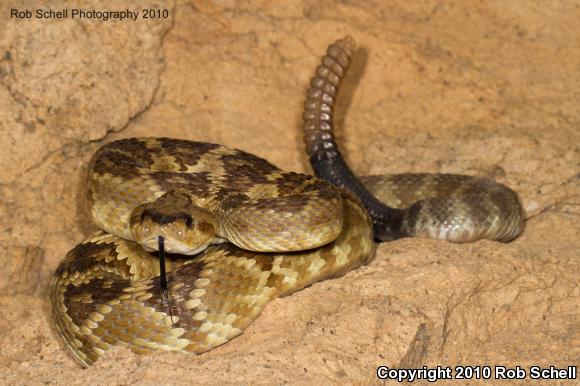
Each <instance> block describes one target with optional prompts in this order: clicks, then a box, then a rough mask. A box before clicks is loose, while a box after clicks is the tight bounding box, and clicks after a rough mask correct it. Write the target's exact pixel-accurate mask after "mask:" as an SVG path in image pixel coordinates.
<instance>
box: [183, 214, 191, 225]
mask: <svg viewBox="0 0 580 386" xmlns="http://www.w3.org/2000/svg"><path fill="white" fill-rule="evenodd" d="M183 221H184V222H185V226H186V227H188V228H191V226H192V225H193V219H192V218H191V216H190V215H187V216H185V219H184V220H183Z"/></svg>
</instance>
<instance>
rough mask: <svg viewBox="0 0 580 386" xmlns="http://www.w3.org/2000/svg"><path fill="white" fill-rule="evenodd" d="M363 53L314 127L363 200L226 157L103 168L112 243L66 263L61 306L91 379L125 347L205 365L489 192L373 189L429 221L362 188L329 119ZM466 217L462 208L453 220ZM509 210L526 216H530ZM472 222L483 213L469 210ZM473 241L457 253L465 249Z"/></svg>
mask: <svg viewBox="0 0 580 386" xmlns="http://www.w3.org/2000/svg"><path fill="white" fill-rule="evenodd" d="M353 47H354V41H352V39H351V38H348V37H347V38H345V39H343V40H339V41H337V42H336V43H334V44H333V45H331V46H330V47H329V49H328V53H327V55H326V56H325V57H324V58H323V62H322V65H321V67H319V68H318V70H317V75H316V76H315V77H314V78H313V81H312V83H311V88H310V90H309V92H308V100H307V102H306V105H305V115H304V116H305V131H306V135H305V138H306V142H307V145H308V152H309V154H310V156H311V161H312V163H313V166H314V169H315V171H316V173H317V175H319V176H321V177H323V178H325V179H328V180H330V181H331V182H333V183H336V184H338V185H340V186H343V187H346V188H347V189H350V190H353V191H354V192H355V193H356V195H355V194H352V193H351V192H349V190H347V189H343V188H335V187H333V186H332V185H331V184H329V183H327V182H325V181H323V180H319V179H317V178H314V177H311V176H306V175H301V174H296V173H286V172H282V171H280V170H279V169H278V168H276V167H275V166H273V165H271V164H270V163H268V162H267V161H265V160H263V159H261V158H259V157H256V156H253V155H251V154H248V153H245V152H242V151H240V150H235V149H229V148H226V147H223V146H219V145H215V144H207V143H199V142H189V141H182V140H173V139H163V138H161V139H155V138H143V139H126V140H121V141H116V142H113V143H110V144H107V145H105V146H104V147H103V148H101V149H100V150H99V151H98V152H97V153H96V154H95V156H94V157H93V159H92V160H91V163H90V167H89V172H88V180H87V185H88V190H89V202H90V204H91V214H92V217H93V221H94V222H95V224H96V225H97V226H98V227H100V228H101V229H103V230H104V231H98V232H96V233H95V234H93V235H92V236H90V237H89V238H88V239H86V240H85V241H83V242H82V243H81V244H79V245H77V246H76V247H75V248H74V249H73V250H71V251H70V252H69V253H68V254H67V256H66V258H65V259H64V260H63V262H62V263H61V264H60V266H59V267H58V269H57V270H56V272H55V275H54V278H53V281H52V284H51V295H50V296H51V304H52V314H53V318H54V320H55V324H56V327H57V330H58V332H59V334H60V336H61V337H62V338H63V341H64V342H65V345H66V347H67V348H68V349H69V351H70V352H71V353H72V355H73V357H74V358H75V359H76V360H77V361H78V362H79V363H80V364H81V365H83V366H85V367H86V366H90V365H91V364H92V363H94V362H95V361H96V360H97V359H98V358H99V357H100V356H101V355H102V354H103V353H104V352H105V351H106V350H108V349H109V348H111V347H112V346H115V345H123V346H126V347H129V348H130V349H131V350H133V351H134V352H136V353H142V354H145V353H150V352H152V351H155V350H167V351H178V352H181V351H183V352H192V353H197V354H199V353H202V352H205V351H207V350H209V349H211V348H213V347H216V346H218V345H221V344H223V343H225V342H227V341H229V340H231V339H233V338H234V337H236V336H238V335H239V334H241V333H242V331H243V330H244V329H245V328H246V327H247V326H248V325H249V324H251V323H252V322H253V321H254V320H255V319H256V318H257V317H258V315H259V314H260V313H261V311H262V310H263V309H264V307H265V305H266V304H267V303H268V302H269V301H271V300H272V299H274V298H276V297H279V296H285V295H288V294H290V293H292V292H295V291H298V290H300V289H302V288H304V287H306V286H308V285H310V284H312V283H314V282H316V281H320V280H324V279H328V278H333V277H337V276H340V275H343V274H344V273H346V272H348V271H349V270H352V269H354V268H356V267H358V266H360V265H362V264H366V263H367V262H368V261H369V260H370V259H371V258H372V256H373V251H374V243H373V238H374V237H375V235H374V233H373V222H374V229H375V232H378V236H379V238H384V239H389V238H395V237H399V236H403V235H411V234H412V233H413V232H414V233H415V234H422V233H421V232H422V231H420V230H421V229H431V228H429V227H430V226H431V227H432V225H429V224H428V222H429V221H430V220H428V218H429V217H428V214H429V213H431V214H433V213H435V212H433V210H432V209H429V208H433V207H436V205H435V204H433V205H432V204H430V201H429V200H430V199H431V198H432V197H433V194H432V192H433V191H438V192H439V193H441V192H442V191H446V192H457V191H464V192H475V191H478V190H479V189H480V186H479V185H478V184H479V182H478V181H480V180H472V179H470V178H469V177H463V176H458V177H449V178H451V180H449V179H448V177H441V175H424V176H423V177H419V178H418V177H417V176H416V175H415V176H414V175H411V177H408V176H409V175H402V176H398V177H387V178H382V177H371V178H368V179H366V180H365V181H366V182H365V183H366V184H367V187H368V188H369V189H371V190H372V191H373V192H375V193H376V192H377V191H378V190H381V189H380V188H379V187H380V186H382V187H383V188H384V187H385V186H390V187H391V188H390V190H389V189H383V191H384V193H383V194H384V196H381V197H379V198H380V199H385V201H386V202H387V203H389V205H392V206H395V207H406V206H408V205H409V204H410V203H412V202H414V201H415V200H416V199H417V197H419V198H420V199H422V198H426V200H427V203H423V204H421V205H420V206H419V209H411V210H407V211H403V210H401V209H393V208H389V207H386V206H385V205H383V204H379V201H377V199H375V198H374V196H372V195H371V194H370V193H369V192H368V191H367V190H366V188H364V187H363V185H362V184H360V183H359V182H358V179H357V178H356V177H355V176H354V175H353V174H352V172H350V170H349V169H348V167H347V166H346V164H345V163H344V161H343V160H342V157H340V153H339V152H338V150H337V147H336V143H335V142H334V139H333V134H332V107H333V104H334V99H335V97H336V92H337V90H338V87H339V85H340V80H341V79H342V76H343V74H344V71H346V68H347V67H348V64H349V62H350V57H351V55H352V49H353ZM337 165H338V166H337ZM441 179H442V180H444V182H440V180H441ZM450 181H454V185H453V184H450ZM470 181H471V182H470ZM473 181H476V182H477V183H475V184H474V182H473ZM482 184H483V185H488V182H482ZM496 185H497V184H496ZM497 186H499V185H497ZM375 187H376V189H377V190H375ZM393 188H394V189H393ZM506 189H507V188H506ZM492 190H493V189H492ZM492 195H493V194H492ZM508 195H509V194H508ZM514 195H515V193H514ZM357 196H360V197H362V203H361V200H360V199H359V198H358V197H357ZM500 196H501V199H503V198H504V196H505V195H504V194H503V193H502V194H500ZM451 200H455V198H452V199H451ZM500 201H501V200H500ZM508 201H509V200H508ZM424 202H425V201H424ZM510 202H511V203H512V204H513V200H511V201H510ZM515 202H516V203H517V196H516V197H515ZM363 203H364V206H363ZM512 204H506V205H507V206H509V205H512ZM468 205H471V204H469V203H468ZM494 205H495V204H494ZM365 206H366V208H367V209H366V210H365ZM385 208H386V209H385ZM411 208H413V206H411ZM425 208H427V209H425ZM458 208H459V207H458V206H457V205H456V204H451V205H449V208H448V210H447V211H446V212H451V211H453V210H455V211H457V210H458ZM508 209H510V210H512V211H515V212H517V213H521V209H519V206H517V209H513V207H510V208H508ZM367 210H368V212H367ZM478 210H479V209H478ZM500 210H501V205H500ZM369 213H370V214H371V215H372V216H373V219H372V220H371V217H370V216H369ZM454 213H456V212H454ZM465 213H470V214H472V215H473V214H474V213H476V210H475V209H473V207H472V206H469V207H468V208H467V209H465ZM435 214H436V213H435ZM463 216H465V214H461V215H460V218H463ZM476 217H477V215H476ZM437 221H441V220H437ZM443 221H448V220H443ZM486 221H488V220H486ZM499 221H500V226H499V227H498V226H497V225H495V224H496V222H495V220H493V221H492V222H493V224H494V225H493V226H494V229H499V231H497V230H496V235H497V234H499V235H500V236H499V238H501V239H505V240H507V239H509V238H511V237H515V236H516V235H517V234H518V232H520V231H521V226H520V222H518V223H517V226H516V230H513V229H511V228H510V229H511V230H508V231H504V230H503V229H504V228H505V227H507V226H506V225H505V224H502V223H501V221H502V220H499ZM423 223H425V224H424V225H418V224H423ZM105 231H106V232H105ZM107 232H108V233H107ZM427 232H428V233H429V232H431V233H432V234H436V235H444V236H449V235H452V234H454V233H453V232H450V231H445V230H443V231H442V230H436V231H427ZM462 232H463V233H465V231H461V230H460V231H459V234H460V236H459V237H458V239H457V240H455V241H464V237H463V236H461V233H462ZM467 232H468V233H469V234H470V235H473V234H475V233H477V232H479V231H476V232H474V231H473V230H469V231H467ZM158 236H163V237H164V238H165V239H166V240H167V241H166V245H167V248H168V251H169V252H170V253H171V254H170V255H169V269H168V276H169V290H170V293H171V302H169V303H167V302H165V301H164V298H163V296H162V293H161V290H160V279H159V263H158V260H157V257H156V255H155V254H154V253H152V252H154V251H155V249H156V243H155V240H156V239H157V237H158ZM470 237H471V236H470ZM187 254H189V255H195V256H187Z"/></svg>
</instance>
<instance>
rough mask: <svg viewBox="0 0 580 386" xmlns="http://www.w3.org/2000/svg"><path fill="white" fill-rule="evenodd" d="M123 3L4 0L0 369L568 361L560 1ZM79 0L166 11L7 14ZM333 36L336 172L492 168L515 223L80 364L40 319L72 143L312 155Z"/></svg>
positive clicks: (578, 191)
mask: <svg viewBox="0 0 580 386" xmlns="http://www.w3.org/2000/svg"><path fill="white" fill-rule="evenodd" d="M119 4H120V3H118V2H112V1H111V2H105V3H103V2H99V3H96V2H90V1H87V2H82V3H78V5H73V4H72V3H63V5H62V6H57V5H55V3H54V2H40V1H31V2H16V1H8V2H3V3H2V4H1V5H0V219H1V221H0V246H1V247H2V250H3V251H4V254H5V256H4V257H3V259H2V260H1V262H2V264H3V267H4V272H5V275H4V277H3V278H1V279H0V289H2V292H1V293H0V331H1V334H0V347H2V350H1V352H0V368H1V369H2V370H0V371H1V372H0V379H2V380H3V383H6V384H26V385H30V384H45V383H49V384H133V383H139V384H156V385H158V384H190V383H197V382H199V383H205V382H209V383H218V384H219V383H236V384H237V383H245V384H255V383H269V384H272V383H274V384H282V383H309V382H324V383H345V382H348V383H352V382H356V383H361V384H373V383H374V382H375V376H374V371H375V368H376V367H377V366H379V365H387V366H391V367H393V366H401V367H413V368H421V367H422V366H424V365H427V366H437V365H442V366H455V365H459V364H461V365H496V364H498V365H505V366H515V365H520V366H523V367H527V366H530V365H533V364H538V365H557V366H568V365H572V364H576V365H577V364H578V362H579V359H580V322H579V308H580V301H579V297H580V293H579V288H578V283H579V282H580V280H579V279H580V274H579V271H580V269H579V268H580V266H579V265H580V263H579V258H580V254H579V251H580V210H579V204H580V184H579V177H580V174H579V171H580V168H579V166H580V149H579V143H580V107H579V106H580V104H579V103H578V101H579V100H580V45H579V44H578V42H579V41H580V29H578V24H577V22H578V20H579V19H580V7H578V5H577V4H576V3H575V2H571V1H565V0H562V1H552V2H541V1H537V0H532V1H511V2H501V1H486V2H463V1H451V2H438V1H429V0H427V1H421V2H407V1H400V0H395V1H391V2H383V1H366V2H362V1H361V2H338V1H330V0H329V1H291V2H276V3H275V4H277V5H272V2H267V1H260V2H250V3H243V4H242V3H236V2H209V1H189V2H176V3H175V4H174V3H172V2H163V1H148V2H147V3H143V2H141V3H129V2H127V3H126V4H124V6H122V7H121V6H119ZM136 4H139V5H136ZM81 6H82V7H83V8H87V9H88V8H95V9H101V10H114V9H123V8H129V9H132V10H135V9H142V8H156V7H157V8H167V9H168V10H169V13H170V17H169V18H168V19H161V20H138V21H135V22H134V21H127V20H125V21H112V20H109V21H106V22H104V21H95V20H72V19H70V18H69V19H67V20H39V19H34V18H32V19H29V20H27V19H20V20H16V19H11V18H10V9H11V8H17V9H21V10H22V9H26V8H28V9H31V10H34V9H36V8H45V9H48V8H51V9H60V8H63V7H68V8H75V7H81ZM345 34H351V35H353V36H354V37H355V38H356V39H357V41H358V43H359V46H360V48H359V50H358V51H357V56H356V58H355V61H354V64H353V66H352V69H351V70H350V73H349V75H348V78H347V80H346V85H345V87H344V90H343V91H342V92H341V99H340V101H339V106H338V111H337V114H338V118H339V119H338V126H339V127H338V130H339V132H338V134H339V141H340V144H341V146H342V147H343V152H344V153H345V154H346V155H347V158H348V160H349V162H350V164H351V165H352V167H353V169H355V171H356V172H357V173H360V174H370V173H387V172H395V173H396V172H403V171H412V172H419V171H431V172H457V173H465V174H479V175H486V176H491V177H494V178H496V179H498V180H499V181H500V182H503V183H506V184H508V185H510V186H511V187H513V188H514V189H515V190H517V191H518V192H519V193H520V196H521V197H522V201H523V203H524V206H525V207H526V210H527V213H528V224H527V228H526V231H525V233H524V235H523V236H522V237H520V238H519V239H517V240H516V241H514V242H512V243H510V244H500V243H495V242H488V241H482V242H477V243H474V244H471V245H454V244H451V243H446V242H438V241H431V240H416V239H414V240H412V239H405V240H399V241H396V242H392V243H388V244H382V245H380V246H379V248H378V251H377V255H376V258H375V259H374V261H373V262H372V263H371V264H370V265H368V266H366V267H363V268H361V269H359V270H357V271H355V272H352V273H350V274H348V275H347V276H346V277H344V278H341V279H337V280H332V281H326V282H322V283H318V284H315V285H313V286H312V287H311V288H308V289H306V290H303V291H301V292H299V293H297V294H295V295H292V296H290V297H288V298H284V299H278V300H276V301H274V302H273V303H271V304H270V305H269V306H268V307H267V309H266V310H265V312H264V313H263V314H262V315H261V316H260V318H259V319H258V320H257V321H256V322H255V323H254V324H253V325H252V326H251V327H250V328H249V329H248V330H247V331H246V332H245V333H244V334H243V335H242V336H241V337H239V338H237V339H235V340H234V341H232V342H230V343H228V344H226V345H224V346H222V347H220V348H218V349H215V350H213V351H212V352H209V353H207V354H204V355H201V356H199V357H193V356H188V355H175V354H173V355H172V354H163V355H158V356H151V357H138V356H135V355H133V354H131V353H128V352H126V351H125V350H121V349H119V350H114V351H113V352H111V353H109V354H108V355H107V357H106V358H103V359H102V360H100V361H99V362H98V363H97V364H96V365H95V366H93V367H92V368H90V369H88V370H85V371H79V367H78V366H77V365H76V364H75V363H74V362H73V360H72V359H71V358H70V357H69V356H68V355H67V354H66V352H65V351H64V350H63V348H62V346H61V345H60V342H59V341H58V340H57V338H56V335H55V334H54V332H53V331H52V330H51V324H50V318H49V313H48V301H47V296H46V288H47V284H48V280H49V278H50V275H51V272H52V271H53V270H54V269H55V268H56V266H57V264H58V262H59V261H60V259H61V258H62V257H63V256H64V255H65V253H66V252H67V251H68V250H69V249H71V248H72V247H73V246H74V245H75V244H76V243H78V242H80V241H82V240H83V238H84V237H85V236H86V235H88V234H89V233H90V232H91V230H92V228H91V226H90V224H89V222H88V221H87V218H86V213H85V212H84V211H83V210H82V197H83V189H82V187H83V178H84V172H85V168H86V165H87V162H88V160H89V158H90V156H91V154H92V153H93V152H94V151H95V150H96V149H97V148H98V147H99V146H101V145H102V144H104V143H106V142H109V141H111V140H114V139H117V138H124V137H131V136H170V137H180V138H187V139H195V140H202V141H211V142H219V143H222V144H225V145H229V146H235V147H238V148H241V149H243V150H246V151H249V152H252V153H255V154H257V155H260V156H262V157H265V158H267V159H269V160H270V161H272V162H274V163H276V164H277V165H279V166H280V167H283V168H285V169H288V170H294V171H300V172H309V166H308V163H307V159H306V157H305V156H304V154H303V148H302V143H301V132H300V121H301V105H302V102H303V98H304V93H305V89H306V87H307V84H308V80H309V78H310V76H311V75H312V72H313V69H314V67H315V65H316V64H317V61H318V59H319V57H320V55H321V54H322V52H323V51H324V49H325V47H326V45H327V44H328V43H330V42H331V41H333V40H335V39H336V38H338V37H342V36H344V35H345ZM31 259H36V260H37V261H38V263H37V265H36V267H37V271H34V269H32V267H33V265H32V264H31ZM19 266H20V267H21V268H20V269H18V267H19ZM479 383H481V384H483V383H486V384H492V383H493V382H492V383H489V382H486V381H479ZM479 383H477V382H474V383H473V384H479ZM441 384H446V383H445V382H442V383H441ZM449 384H458V383H455V382H449ZM502 384H504V383H502ZM505 384H509V383H507V382H506V383H505ZM551 384H556V383H555V382H554V383H551Z"/></svg>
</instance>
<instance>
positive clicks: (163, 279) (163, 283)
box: [157, 236, 173, 323]
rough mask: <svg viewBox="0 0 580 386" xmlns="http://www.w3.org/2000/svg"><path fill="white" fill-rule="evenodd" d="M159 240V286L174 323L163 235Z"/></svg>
mask: <svg viewBox="0 0 580 386" xmlns="http://www.w3.org/2000/svg"><path fill="white" fill-rule="evenodd" d="M157 240H159V286H160V287H161V299H162V301H163V304H164V305H165V306H166V307H167V308H168V309H169V317H170V318H171V323H173V314H172V312H171V303H170V299H169V287H168V286H167V274H166V272H165V239H164V238H163V236H158V237H157Z"/></svg>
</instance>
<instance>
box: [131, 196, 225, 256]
mask: <svg viewBox="0 0 580 386" xmlns="http://www.w3.org/2000/svg"><path fill="white" fill-rule="evenodd" d="M129 225H130V227H131V233H132V234H133V238H134V240H135V241H136V242H138V243H139V244H141V246H142V247H143V249H145V250H146V251H149V252H153V251H157V250H158V239H159V236H162V237H163V238H164V239H165V251H166V252H168V253H180V254H184V255H195V254H197V253H199V252H201V251H203V250H204V249H205V248H207V246H208V245H210V244H212V242H213V241H214V239H215V238H216V231H217V228H218V225H217V220H216V219H215V217H214V215H213V214H212V213H211V212H209V211H208V210H206V209H203V208H200V207H198V206H196V205H194V204H192V202H191V200H190V199H189V197H188V196H187V195H185V194H181V193H178V192H175V191H170V192H167V193H165V194H164V195H163V196H161V197H159V198H158V199H157V200H156V201H153V202H150V203H146V204H142V205H139V206H138V207H136V208H135V209H133V211H132V212H131V218H130V220H129Z"/></svg>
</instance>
